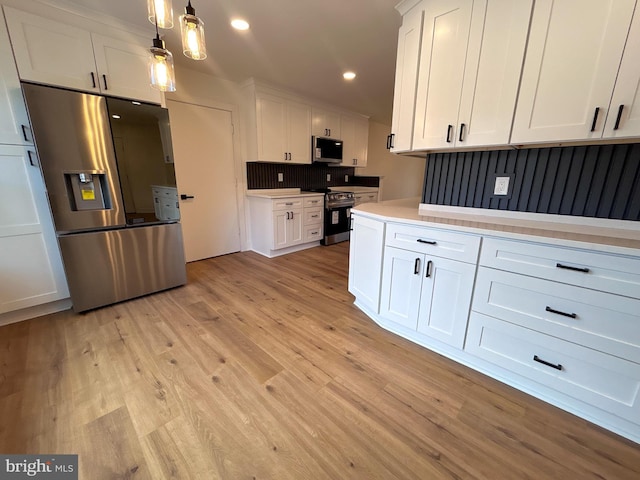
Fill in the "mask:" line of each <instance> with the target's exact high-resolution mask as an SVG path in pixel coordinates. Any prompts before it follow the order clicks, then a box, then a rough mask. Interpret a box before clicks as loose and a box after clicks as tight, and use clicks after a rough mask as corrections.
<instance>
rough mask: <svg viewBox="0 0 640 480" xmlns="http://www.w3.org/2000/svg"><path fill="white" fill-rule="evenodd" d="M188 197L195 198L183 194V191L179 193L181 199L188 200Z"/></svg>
mask: <svg viewBox="0 0 640 480" xmlns="http://www.w3.org/2000/svg"><path fill="white" fill-rule="evenodd" d="M190 198H196V197H194V196H193V195H185V194H184V193H183V194H182V195H180V199H181V200H189V199H190Z"/></svg>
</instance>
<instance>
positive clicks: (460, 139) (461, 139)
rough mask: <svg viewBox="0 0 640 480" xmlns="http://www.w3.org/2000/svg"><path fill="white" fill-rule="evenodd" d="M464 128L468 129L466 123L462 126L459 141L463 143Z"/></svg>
mask: <svg viewBox="0 0 640 480" xmlns="http://www.w3.org/2000/svg"><path fill="white" fill-rule="evenodd" d="M464 127H466V125H465V124H464V123H461V124H460V136H459V137H458V141H459V142H462V141H463V140H464Z"/></svg>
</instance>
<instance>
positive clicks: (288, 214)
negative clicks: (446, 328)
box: [285, 212, 289, 220]
mask: <svg viewBox="0 0 640 480" xmlns="http://www.w3.org/2000/svg"><path fill="white" fill-rule="evenodd" d="M285 213H286V214H287V220H289V212H285Z"/></svg>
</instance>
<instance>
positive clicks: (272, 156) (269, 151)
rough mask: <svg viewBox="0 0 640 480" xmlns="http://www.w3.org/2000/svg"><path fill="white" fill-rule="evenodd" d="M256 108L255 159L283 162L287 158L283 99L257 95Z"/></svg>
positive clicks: (285, 119)
mask: <svg viewBox="0 0 640 480" xmlns="http://www.w3.org/2000/svg"><path fill="white" fill-rule="evenodd" d="M256 108H257V111H256V113H257V123H258V125H257V127H258V158H257V160H263V161H268V162H269V161H270V162H284V161H285V160H286V159H287V157H286V153H285V152H286V151H287V145H286V141H287V134H286V132H287V130H286V122H287V111H286V105H285V101H284V100H283V99H281V98H279V97H275V96H271V95H261V96H260V97H258V100H257V106H256ZM309 141H311V140H309ZM309 148H311V147H309Z"/></svg>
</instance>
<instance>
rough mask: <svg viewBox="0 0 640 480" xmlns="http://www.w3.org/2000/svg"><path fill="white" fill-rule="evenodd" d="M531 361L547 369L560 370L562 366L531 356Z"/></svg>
mask: <svg viewBox="0 0 640 480" xmlns="http://www.w3.org/2000/svg"><path fill="white" fill-rule="evenodd" d="M533 361H534V362H538V363H541V364H543V365H546V366H547V367H551V368H555V369H556V370H562V365H560V364H559V363H558V364H555V363H551V362H547V361H546V360H543V359H541V358H540V357H539V356H538V355H534V356H533Z"/></svg>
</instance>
